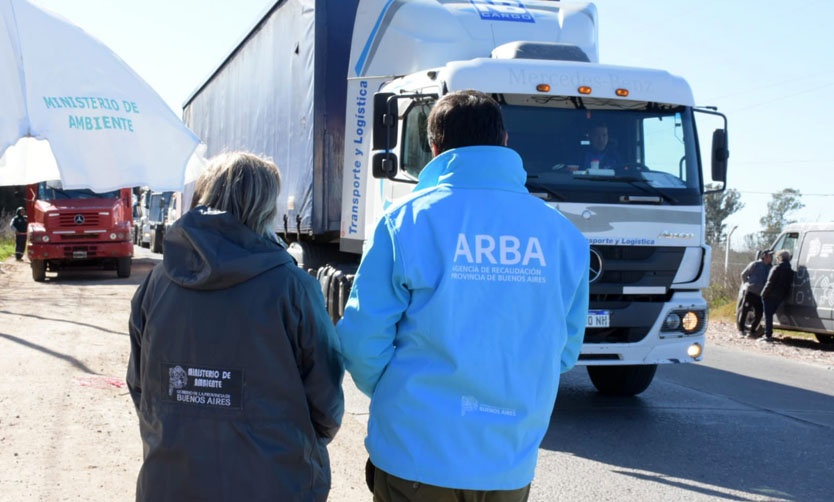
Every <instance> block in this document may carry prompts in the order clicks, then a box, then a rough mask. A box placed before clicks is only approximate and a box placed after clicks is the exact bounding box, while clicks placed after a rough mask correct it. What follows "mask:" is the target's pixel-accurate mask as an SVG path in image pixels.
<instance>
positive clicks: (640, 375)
mask: <svg viewBox="0 0 834 502" xmlns="http://www.w3.org/2000/svg"><path fill="white" fill-rule="evenodd" d="M587 368H588V376H589V377H591V383H593V384H594V387H596V388H597V390H598V391H599V392H600V393H602V394H606V395H609V396H636V395H637V394H640V393H641V392H643V391H644V390H646V389H648V388H649V384H651V383H652V380H653V379H654V374H655V372H656V371H657V365H656V364H642V365H634V366H588V367H587Z"/></svg>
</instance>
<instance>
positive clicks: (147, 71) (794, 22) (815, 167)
mask: <svg viewBox="0 0 834 502" xmlns="http://www.w3.org/2000/svg"><path fill="white" fill-rule="evenodd" d="M33 3H35V4H37V5H40V6H43V7H46V8H47V9H49V10H52V11H54V12H57V13H59V14H60V15H62V16H64V17H65V18H67V19H69V20H70V21H72V22H74V23H75V24H77V25H79V26H81V27H82V28H83V29H84V30H86V31H87V32H88V33H90V34H92V35H94V36H95V37H96V38H98V39H99V40H101V41H102V42H104V43H105V44H107V45H108V46H110V48H111V49H113V50H114V51H115V52H116V53H117V54H119V55H120V56H121V57H122V59H124V60H125V62H127V63H128V64H129V65H130V66H131V67H132V68H133V69H134V70H135V71H136V72H137V73H139V74H140V75H141V76H142V77H144V78H145V80H146V81H147V82H148V83H149V84H150V85H151V86H152V87H153V88H154V89H156V90H157V92H159V94H160V95H161V96H162V97H163V98H164V99H165V100H166V101H167V102H168V103H169V105H170V106H171V107H172V108H173V109H174V110H175V111H176V112H177V114H181V105H182V103H183V101H184V100H185V99H186V98H187V97H188V96H189V95H190V94H191V93H192V92H193V91H194V90H195V88H196V87H197V85H198V84H200V83H201V82H202V81H203V80H204V79H205V78H206V77H207V76H208V74H209V73H210V72H211V71H212V70H213V69H214V68H215V67H216V66H217V65H218V64H219V63H220V61H221V60H222V58H223V57H224V56H225V55H227V54H228V53H229V51H230V50H231V49H232V48H233V47H234V45H235V44H236V43H237V42H239V41H240V40H241V38H242V37H243V35H244V34H245V32H246V31H247V30H248V29H249V28H251V27H252V26H253V25H254V23H255V21H256V20H257V19H258V17H259V16H260V14H262V13H263V12H265V10H266V9H267V8H268V7H269V6H270V5H272V4H273V3H274V0H141V1H129V0H33ZM594 3H595V4H596V5H597V9H598V13H599V25H600V36H599V43H600V51H599V52H600V61H601V62H605V63H611V64H621V65H629V66H645V67H651V68H660V69H664V70H668V71H670V72H671V73H674V74H677V75H680V76H682V77H684V78H686V79H687V80H688V81H689V84H690V85H691V86H692V90H693V92H694V93H695V100H696V102H697V103H698V104H699V105H714V106H718V108H719V110H720V111H722V112H723V113H725V114H727V116H728V118H729V121H730V124H729V128H730V129H729V132H730V151H731V154H730V170H729V176H728V181H729V187H730V188H734V189H736V190H738V191H739V192H741V200H742V202H743V203H744V204H745V207H744V209H742V210H741V211H740V212H738V213H737V214H735V215H733V216H732V217H731V218H730V219H729V220H728V221H727V223H728V225H729V226H733V225H738V229H737V230H736V231H735V233H734V234H733V239H732V243H733V247H735V248H738V247H740V246H741V245H742V243H743V237H744V235H745V234H749V233H752V232H756V231H758V230H760V228H761V225H760V224H759V218H761V217H762V216H763V215H764V214H765V212H766V210H767V203H768V202H769V201H770V200H771V194H773V193H775V192H778V191H781V190H782V189H783V188H795V189H798V190H799V191H800V192H801V193H802V194H803V196H802V201H803V202H804V203H805V205H806V207H805V208H804V209H802V210H800V211H797V212H796V213H794V214H793V215H792V217H793V218H794V219H797V220H798V221H832V220H834V209H832V206H834V181H833V180H834V175H832V174H831V171H832V169H834V154H833V153H832V152H834V134H832V132H834V131H832V125H831V119H832V116H834V113H832V112H834V99H832V97H833V96H834V65H833V64H832V59H833V58H834V57H833V56H832V55H831V52H830V51H831V50H832V49H834V28H832V27H831V20H832V19H834V2H832V1H830V0H807V1H802V0H800V1H796V2H784V1H775V0H760V1H754V0H699V1H697V2H693V1H686V0H634V1H626V0H598V1H596V2H594Z"/></svg>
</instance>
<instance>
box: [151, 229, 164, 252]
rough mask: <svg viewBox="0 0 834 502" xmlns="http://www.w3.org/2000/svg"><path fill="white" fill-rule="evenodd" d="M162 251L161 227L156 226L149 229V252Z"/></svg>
mask: <svg viewBox="0 0 834 502" xmlns="http://www.w3.org/2000/svg"><path fill="white" fill-rule="evenodd" d="M161 252H162V228H161V227H156V228H154V229H152V230H151V253H161Z"/></svg>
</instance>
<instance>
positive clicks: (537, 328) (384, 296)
mask: <svg viewBox="0 0 834 502" xmlns="http://www.w3.org/2000/svg"><path fill="white" fill-rule="evenodd" d="M525 179H526V173H525V171H524V169H523V167H522V163H521V159H520V157H519V156H518V154H516V153H515V152H514V151H512V150H510V149H508V148H503V147H488V146H479V147H466V148H458V149H453V150H450V151H447V152H445V153H443V154H442V155H439V156H438V157H436V158H435V159H434V160H432V162H430V163H429V164H428V165H427V166H426V168H425V169H424V170H423V172H422V174H421V175H420V184H419V185H418V187H417V189H416V190H415V192H414V193H413V194H411V196H409V197H408V198H407V200H405V201H403V202H401V203H399V204H396V205H394V206H393V207H391V208H390V209H389V210H388V211H387V212H386V214H385V216H384V217H383V218H382V220H381V221H380V223H379V225H378V226H377V228H376V231H375V233H374V235H373V237H372V240H371V241H370V242H369V243H368V247H367V248H366V254H365V256H364V258H363V261H362V264H361V265H360V267H359V271H358V273H357V275H356V280H355V282H354V285H353V290H352V292H351V296H350V299H349V301H348V304H347V308H346V309H345V314H344V317H343V319H342V320H341V321H340V322H339V325H338V332H339V335H340V337H341V340H342V349H343V353H344V357H345V363H346V368H347V369H348V370H349V371H350V373H351V375H352V376H353V379H354V381H355V382H356V384H357V386H358V387H359V389H360V390H362V391H363V392H364V393H365V394H367V395H369V396H371V398H372V399H371V410H370V420H369V423H368V437H367V439H366V447H367V449H368V452H369V453H370V457H371V460H372V461H373V463H374V464H375V465H376V466H377V467H379V468H381V469H383V470H384V471H386V472H389V473H391V474H393V475H395V476H398V477H401V478H405V479H409V480H415V481H420V482H423V483H428V484H432V485H439V486H445V487H452V488H461V489H477V490H507V489H516V488H520V487H523V486H525V485H526V484H528V483H530V482H531V481H532V479H533V474H534V470H535V466H536V458H537V452H538V447H539V444H540V443H541V440H542V438H543V436H544V434H545V431H546V430H547V427H548V424H549V422H550V415H551V412H552V409H553V404H554V402H555V399H556V391H557V388H558V385H559V374H560V372H565V371H567V370H569V369H570V368H571V367H573V365H574V364H575V363H576V360H577V357H578V354H579V351H580V348H581V345H582V338H583V334H584V330H585V322H586V318H587V311H588V266H589V257H590V251H589V247H588V242H587V240H586V239H585V238H584V237H583V236H582V234H581V233H580V232H579V231H578V230H577V229H576V227H574V226H573V224H571V223H570V222H569V221H568V220H567V219H566V218H565V217H563V216H562V215H561V214H560V213H559V212H558V211H556V210H555V209H553V208H552V207H549V206H548V205H547V204H545V203H544V202H543V201H541V200H540V199H538V198H536V197H534V196H532V195H530V194H529V193H528V191H527V189H526V188H525V187H524V182H525Z"/></svg>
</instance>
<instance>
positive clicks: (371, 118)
mask: <svg viewBox="0 0 834 502" xmlns="http://www.w3.org/2000/svg"><path fill="white" fill-rule="evenodd" d="M598 59H599V58H598V44H597V11H596V8H595V6H594V5H593V4H589V3H568V2H561V1H547V0H540V1H523V0H516V1H491V0H457V1H453V0H408V1H405V0H280V1H276V2H275V4H274V5H273V6H272V7H271V8H270V9H269V10H268V11H267V12H266V13H265V15H264V16H263V18H262V19H260V20H259V21H258V22H257V24H256V25H255V26H254V27H253V29H252V30H251V31H250V32H249V33H248V34H247V35H246V36H245V37H244V39H243V40H242V41H241V43H240V44H239V45H238V46H237V47H236V48H235V49H234V51H233V52H232V53H231V54H230V55H229V56H228V58H226V59H225V60H224V61H223V62H222V63H221V64H220V66H219V67H218V68H217V70H216V71H215V72H214V73H212V75H211V76H210V77H209V78H208V80H207V81H206V82H205V83H203V84H202V85H201V86H200V87H199V88H198V89H197V90H196V91H195V93H194V94H193V95H192V96H191V97H190V98H189V99H188V101H187V102H186V104H185V107H184V117H185V121H186V123H187V124H188V126H189V127H191V128H192V130H194V131H195V132H196V133H197V134H198V135H199V136H200V137H201V138H203V141H204V142H205V143H206V144H207V146H208V153H209V154H214V153H218V152H220V151H224V150H234V149H242V150H248V151H252V152H255V153H259V154H264V155H268V156H270V157H272V158H273V159H274V160H275V161H276V163H277V164H278V166H279V167H280V168H281V170H282V173H283V176H284V179H283V183H284V185H283V189H282V193H281V196H280V198H279V208H280V211H281V214H282V216H283V218H282V221H283V224H282V225H280V228H278V229H276V230H277V231H278V232H279V233H282V235H283V237H284V239H285V240H286V241H288V242H289V243H290V246H289V249H290V251H291V253H292V254H293V255H294V256H295V258H296V259H297V261H298V262H299V266H302V267H304V268H305V269H307V270H309V271H310V272H311V273H313V274H315V275H316V276H317V277H318V278H319V280H320V283H321V284H322V288H323V292H324V295H325V298H326V300H327V305H328V309H329V310H330V313H331V315H332V317H333V319H334V321H335V320H338V318H339V317H340V316H341V314H342V312H343V309H344V302H345V301H346V299H347V296H348V293H349V291H350V286H351V279H352V274H353V273H354V272H355V270H356V266H357V264H358V262H359V259H360V256H361V252H362V248H363V244H364V242H365V240H366V238H367V237H368V236H369V235H371V233H372V229H373V227H374V226H375V224H376V222H377V221H378V219H379V217H380V216H381V214H382V212H383V211H384V210H385V209H386V207H388V206H389V205H390V204H391V202H392V201H394V200H395V199H396V198H398V197H400V196H402V195H404V194H407V193H409V192H410V191H411V190H412V189H413V187H414V185H415V183H416V180H417V177H418V175H419V173H420V171H421V170H422V168H423V167H424V166H425V165H426V163H427V162H428V161H429V160H430V159H431V152H430V150H429V147H428V144H427V141H426V119H427V117H428V114H429V112H430V111H431V107H432V106H433V104H434V103H435V102H436V100H437V99H438V98H439V97H440V96H443V95H444V94H446V93H449V92H452V91H456V90H463V89H477V90H480V91H482V92H485V93H488V94H490V95H492V96H493V97H494V98H495V99H496V100H497V101H498V102H499V103H500V105H501V107H502V109H503V113H504V117H505V121H506V127H507V130H508V133H509V147H510V148H513V149H515V150H516V151H518V152H519V154H520V155H521V157H522V158H523V160H524V166H525V169H526V170H527V173H528V182H527V186H528V188H529V190H530V192H531V196H535V197H540V198H542V199H544V200H545V201H547V202H548V203H549V204H551V205H553V206H554V207H556V208H557V209H558V210H559V211H561V212H562V213H563V214H564V215H565V216H567V217H568V218H569V219H570V220H571V221H572V222H573V223H574V224H575V225H576V226H577V227H578V228H579V229H580V230H581V231H582V232H583V233H584V235H585V236H586V237H587V238H588V240H589V241H590V243H591V255H592V256H591V269H590V270H589V274H590V280H591V292H590V294H591V298H590V312H589V315H588V325H587V328H586V332H585V343H584V346H583V349H582V353H581V355H580V361H579V364H580V365H584V366H586V367H587V370H588V373H589V375H590V378H591V380H592V382H593V384H594V385H595V386H596V387H597V389H599V390H600V391H601V392H603V393H608V394H617V395H634V394H638V393H640V392H642V391H643V390H645V389H646V388H647V387H648V386H649V384H650V383H651V381H652V379H653V377H654V374H655V370H656V368H657V365H658V364H667V363H685V362H693V361H698V360H700V359H701V357H702V354H703V349H704V340H705V332H706V323H707V304H706V301H705V300H704V297H703V296H702V294H701V290H702V289H703V288H705V287H707V286H708V284H709V264H710V253H711V251H710V248H709V246H707V244H706V241H705V232H704V227H705V225H704V203H703V197H704V194H705V186H706V185H707V184H714V185H712V186H719V187H720V189H723V187H724V185H725V183H726V164H727V157H728V150H727V132H726V131H727V127H726V119H725V118H724V116H723V115H721V114H719V113H718V112H717V111H715V110H714V109H709V108H698V107H696V106H695V102H694V98H693V95H692V91H691V89H690V87H689V85H688V84H687V83H686V81H684V80H683V79H682V78H680V77H677V76H674V75H670V74H669V73H667V72H665V71H661V70H654V69H646V68H629V67H623V66H613V65H608V64H601V63H599V61H598ZM600 124H604V126H605V128H606V130H607V135H608V138H609V139H608V144H607V146H606V151H607V152H611V155H610V156H609V160H608V161H607V162H604V163H600V162H599V160H596V161H594V160H593V159H592V160H590V162H589V161H588V157H589V154H588V152H589V151H590V149H591V147H592V145H591V138H590V137H589V131H590V129H591V128H592V127H595V126H599V125H600ZM699 124H701V127H700V128H699V127H698V125H699ZM707 124H709V125H707ZM699 133H700V136H699ZM611 159H616V163H612V161H611ZM449 217H450V218H454V217H455V215H449ZM496 308H501V306H500V305H493V306H490V305H485V306H484V315H488V314H489V312H490V310H491V309H496ZM542 308H546V306H542ZM511 335H512V334H511V333H508V336H511Z"/></svg>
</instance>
